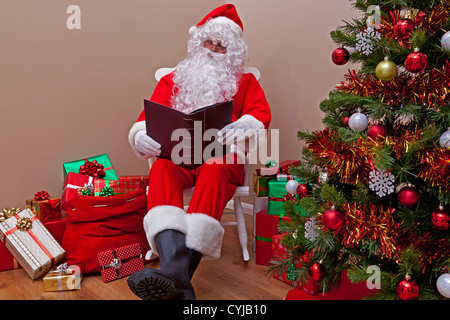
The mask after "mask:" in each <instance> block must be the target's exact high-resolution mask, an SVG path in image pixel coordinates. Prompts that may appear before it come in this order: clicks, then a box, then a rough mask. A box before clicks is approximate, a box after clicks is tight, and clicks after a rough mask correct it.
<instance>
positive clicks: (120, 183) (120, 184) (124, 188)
mask: <svg viewBox="0 0 450 320" xmlns="http://www.w3.org/2000/svg"><path fill="white" fill-rule="evenodd" d="M141 185H142V184H141V182H140V181H136V180H102V179H95V180H94V188H93V194H94V196H99V195H100V192H101V191H102V189H103V188H105V187H110V188H111V189H113V190H114V194H123V193H131V192H134V191H137V190H139V189H144V191H145V188H142V186H141Z"/></svg>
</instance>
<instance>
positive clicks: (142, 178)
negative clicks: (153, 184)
mask: <svg viewBox="0 0 450 320" xmlns="http://www.w3.org/2000/svg"><path fill="white" fill-rule="evenodd" d="M119 180H122V181H139V183H140V185H141V188H142V189H144V190H146V189H147V187H148V183H149V182H150V176H149V175H146V176H120V177H119Z"/></svg>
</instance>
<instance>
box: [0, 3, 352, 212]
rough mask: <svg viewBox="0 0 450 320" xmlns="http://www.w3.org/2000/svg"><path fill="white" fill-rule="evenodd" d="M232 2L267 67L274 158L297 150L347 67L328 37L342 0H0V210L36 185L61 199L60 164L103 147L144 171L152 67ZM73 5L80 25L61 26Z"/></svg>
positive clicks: (19, 202)
mask: <svg viewBox="0 0 450 320" xmlns="http://www.w3.org/2000/svg"><path fill="white" fill-rule="evenodd" d="M227 2H228V3H234V4H235V5H236V6H237V9H238V12H239V14H240V16H241V18H242V20H243V23H244V28H245V32H244V34H245V38H246V40H247V43H248V45H249V49H250V62H249V65H251V66H256V67H258V68H259V69H260V70H261V72H262V74H263V76H262V79H261V85H262V86H263V88H264V90H265V92H266V96H267V99H268V101H269V103H270V104H271V106H272V110H273V120H272V124H271V128H278V129H280V137H281V139H282V144H281V149H280V157H281V159H292V158H299V157H300V150H301V145H300V143H299V142H298V141H297V138H296V133H297V131H298V130H299V129H310V130H313V129H318V128H321V127H322V124H321V119H322V113H321V111H320V110H319V102H320V101H321V100H322V99H324V98H326V96H327V94H328V92H329V91H330V90H332V89H333V87H334V85H335V84H336V83H337V82H339V81H340V80H341V79H342V75H343V74H344V73H345V71H346V70H347V67H346V66H344V67H337V66H335V65H333V64H332V62H331V61H330V55H331V52H332V50H334V48H335V46H334V44H333V43H332V42H331V40H330V39H329V31H330V30H332V29H333V28H335V27H336V26H338V25H340V24H341V20H342V19H347V20H348V19H350V18H351V17H352V16H355V15H356V14H357V13H356V12H355V11H350V3H349V2H348V1H347V0H328V1H325V0H322V1H314V0H240V1H216V0H188V1H186V0H127V1H123V0H71V1H66V0H58V1H55V0H39V1H34V0H2V1H1V3H0V30H1V49H0V73H1V76H0V119H1V124H0V139H1V140H0V141H1V142H0V146H1V149H0V150H1V162H0V164H1V166H0V210H1V209H2V208H4V207H22V208H23V207H24V206H25V199H27V198H32V197H33V195H34V193H35V192H37V191H40V190H47V191H49V193H50V194H52V195H55V196H59V195H60V194H61V191H62V186H63V173H62V164H63V162H68V161H72V160H76V159H81V158H84V157H89V156H93V155H97V154H102V153H107V154H109V156H110V158H111V161H112V163H113V165H114V167H115V169H116V172H117V173H118V174H119V175H132V174H147V173H148V170H147V166H146V163H145V161H140V160H138V159H137V158H136V157H135V156H134V153H133V152H132V151H131V149H130V147H129V145H128V142H127V133H128V130H129V128H130V126H131V125H132V124H133V123H134V121H135V120H136V118H137V116H138V114H139V112H140V110H141V108H142V100H143V99H144V98H148V97H149V95H150V94H151V92H152V91H153V88H154V86H155V85H156V81H155V80H154V77H153V74H154V71H155V70H156V69H157V68H158V67H161V66H173V65H175V64H176V63H177V62H178V61H179V60H180V59H182V58H183V57H184V55H185V50H186V41H187V36H188V33H187V30H188V28H189V27H190V26H191V25H194V24H196V23H197V22H198V21H199V20H200V19H201V18H202V17H203V16H204V15H205V14H206V13H207V12H209V11H210V10H211V9H213V8H215V7H216V6H218V5H221V4H224V3H227ZM71 4H76V5H78V6H79V7H80V8H81V30H69V29H67V28H66V19H67V18H68V16H69V14H67V13H66V8H67V7H68V6H69V5H71Z"/></svg>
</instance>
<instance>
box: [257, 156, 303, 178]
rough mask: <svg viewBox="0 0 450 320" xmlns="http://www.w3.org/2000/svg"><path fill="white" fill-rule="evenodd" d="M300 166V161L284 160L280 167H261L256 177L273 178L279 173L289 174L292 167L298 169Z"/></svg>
mask: <svg viewBox="0 0 450 320" xmlns="http://www.w3.org/2000/svg"><path fill="white" fill-rule="evenodd" d="M299 165H300V160H284V161H281V162H280V163H279V164H278V166H274V167H261V168H257V169H256V175H258V176H272V175H276V174H277V173H283V174H288V173H289V169H290V167H297V166H299Z"/></svg>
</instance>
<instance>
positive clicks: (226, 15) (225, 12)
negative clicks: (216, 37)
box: [189, 4, 244, 35]
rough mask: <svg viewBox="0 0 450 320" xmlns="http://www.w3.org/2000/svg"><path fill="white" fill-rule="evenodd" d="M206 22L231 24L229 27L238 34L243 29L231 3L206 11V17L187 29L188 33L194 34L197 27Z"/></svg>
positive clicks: (240, 33)
mask: <svg viewBox="0 0 450 320" xmlns="http://www.w3.org/2000/svg"><path fill="white" fill-rule="evenodd" d="M206 23H220V24H228V25H230V26H231V29H232V30H233V31H234V32H235V33H236V34H238V35H242V31H243V30H244V26H243V25H242V21H241V19H240V18H239V15H238V13H237V11H236V7H235V6H234V5H233V4H224V5H223V6H220V7H218V8H216V9H214V10H213V11H211V12H210V13H208V14H207V15H206V17H204V18H203V19H202V21H200V22H199V23H197V25H195V26H192V27H191V28H190V29H189V34H190V35H192V34H194V33H195V31H196V30H197V29H198V28H199V27H201V26H202V25H204V24H206Z"/></svg>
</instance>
